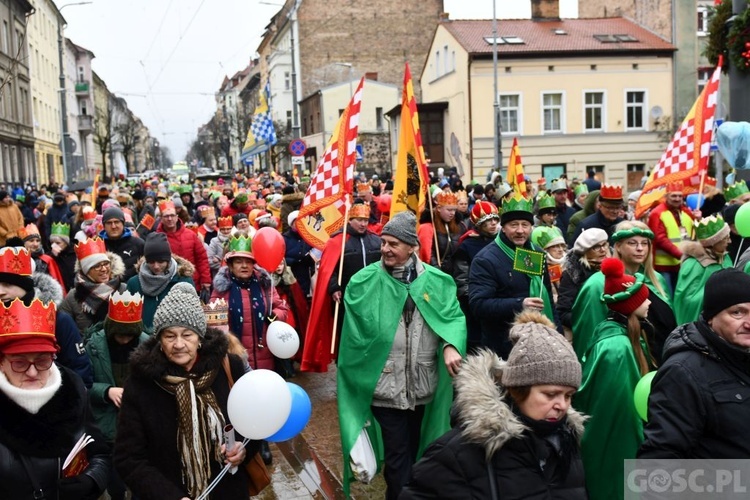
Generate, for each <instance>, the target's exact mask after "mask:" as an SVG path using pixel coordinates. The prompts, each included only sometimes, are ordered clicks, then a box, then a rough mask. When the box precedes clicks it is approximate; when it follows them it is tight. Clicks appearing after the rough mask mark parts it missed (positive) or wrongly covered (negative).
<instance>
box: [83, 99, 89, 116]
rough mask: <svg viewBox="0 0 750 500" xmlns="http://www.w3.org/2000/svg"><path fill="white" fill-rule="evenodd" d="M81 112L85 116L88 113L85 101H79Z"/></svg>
mask: <svg viewBox="0 0 750 500" xmlns="http://www.w3.org/2000/svg"><path fill="white" fill-rule="evenodd" d="M81 114H82V115H83V116H86V115H88V114H89V109H88V104H87V103H86V101H81Z"/></svg>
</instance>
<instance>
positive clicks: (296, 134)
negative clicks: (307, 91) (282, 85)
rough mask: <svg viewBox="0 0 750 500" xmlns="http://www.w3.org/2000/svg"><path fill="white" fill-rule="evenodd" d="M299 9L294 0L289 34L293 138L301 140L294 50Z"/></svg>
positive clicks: (296, 0) (297, 3)
mask: <svg viewBox="0 0 750 500" xmlns="http://www.w3.org/2000/svg"><path fill="white" fill-rule="evenodd" d="M298 7H299V0H294V6H293V7H292V12H291V14H290V16H289V21H290V26H289V33H290V38H291V40H290V45H291V48H292V50H291V55H292V138H294V139H299V137H300V133H299V132H300V130H299V129H300V127H299V109H298V108H297V60H296V59H297V57H296V54H297V52H296V50H295V48H294V45H295V37H294V28H295V26H296V24H297V8H298Z"/></svg>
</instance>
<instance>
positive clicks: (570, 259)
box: [563, 250, 596, 287]
mask: <svg viewBox="0 0 750 500" xmlns="http://www.w3.org/2000/svg"><path fill="white" fill-rule="evenodd" d="M563 270H565V271H567V272H568V274H569V275H570V277H571V279H572V280H573V283H575V284H576V285H578V286H579V287H580V286H583V283H584V282H585V281H586V280H587V279H588V278H589V277H590V276H591V275H592V274H594V273H595V272H596V271H595V270H594V269H591V268H590V267H588V266H587V262H585V257H584V256H582V255H578V254H577V253H575V252H574V251H573V250H570V251H568V253H566V254H565V257H563Z"/></svg>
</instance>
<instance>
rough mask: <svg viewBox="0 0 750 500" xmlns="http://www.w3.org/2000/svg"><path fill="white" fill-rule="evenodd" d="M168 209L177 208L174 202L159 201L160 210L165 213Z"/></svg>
mask: <svg viewBox="0 0 750 500" xmlns="http://www.w3.org/2000/svg"><path fill="white" fill-rule="evenodd" d="M167 210H176V209H175V208H174V203H172V201H171V200H167V201H162V202H161V203H159V212H161V213H164V212H166V211H167Z"/></svg>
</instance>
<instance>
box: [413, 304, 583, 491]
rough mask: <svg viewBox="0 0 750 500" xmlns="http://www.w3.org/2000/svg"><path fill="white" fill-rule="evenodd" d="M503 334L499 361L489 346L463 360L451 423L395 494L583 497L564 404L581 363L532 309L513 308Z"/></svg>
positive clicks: (572, 414)
mask: <svg viewBox="0 0 750 500" xmlns="http://www.w3.org/2000/svg"><path fill="white" fill-rule="evenodd" d="M510 337H511V339H512V340H514V341H515V346H514V347H513V349H512V350H511V352H510V355H509V356H508V361H507V362H505V361H502V360H501V359H500V358H499V357H498V356H497V355H496V354H494V353H493V352H491V351H489V350H482V351H480V352H479V353H478V354H476V355H474V356H469V357H468V358H467V359H466V360H465V361H464V363H463V365H462V367H461V371H460V372H459V373H458V375H457V376H456V378H455V387H456V399H455V405H454V416H455V423H456V425H454V427H453V429H452V430H450V431H449V432H448V433H446V434H445V435H443V436H442V437H440V438H439V439H438V440H437V441H435V442H434V443H433V444H432V445H430V447H429V448H427V450H425V453H424V456H423V457H422V459H421V460H420V461H419V462H417V464H416V465H415V466H414V467H413V469H412V474H411V480H410V481H409V483H408V484H407V485H406V487H405V488H404V489H403V490H402V492H401V496H400V497H399V498H400V499H402V500H404V499H405V500H412V499H428V498H434V499H438V498H487V499H497V498H571V499H577V498H580V499H585V498H587V495H586V485H585V479H584V470H583V463H582V461H581V453H580V445H579V441H580V439H581V436H582V435H583V422H584V417H583V416H582V415H581V414H580V413H578V412H576V411H575V410H574V409H573V408H572V407H571V405H570V401H571V397H572V395H573V394H574V393H575V392H576V389H578V387H579V386H580V384H581V365H580V364H579V363H578V360H577V359H576V355H575V353H574V352H573V349H572V348H571V347H570V345H569V344H568V343H567V342H566V341H565V339H564V338H563V337H562V335H560V334H559V333H557V332H556V331H555V326H554V325H553V324H552V322H551V321H550V320H549V319H547V317H545V316H544V315H543V314H541V313H539V312H536V311H533V312H532V311H527V312H524V313H521V314H520V315H519V316H518V317H517V319H516V322H515V324H514V325H513V327H512V328H511V330H510Z"/></svg>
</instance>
